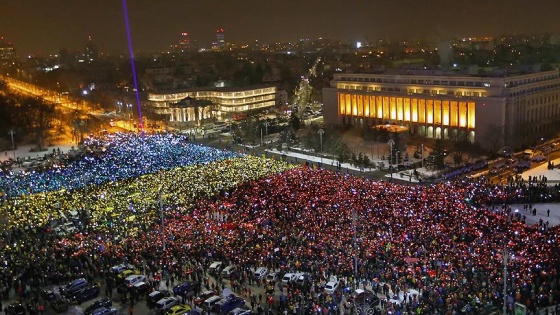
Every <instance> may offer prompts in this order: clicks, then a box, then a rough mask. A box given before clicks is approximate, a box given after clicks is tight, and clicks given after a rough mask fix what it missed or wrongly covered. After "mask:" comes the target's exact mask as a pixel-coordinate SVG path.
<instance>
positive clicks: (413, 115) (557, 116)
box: [323, 70, 560, 148]
mask: <svg viewBox="0 0 560 315" xmlns="http://www.w3.org/2000/svg"><path fill="white" fill-rule="evenodd" d="M559 95H560V73H559V71H558V70H551V71H544V72H537V73H531V74H522V75H505V74H503V73H502V74H501V75H499V76H476V75H475V76H473V75H468V74H462V73H458V72H444V71H438V70H407V71H387V72H385V73H381V74H351V73H337V74H335V75H334V78H333V80H332V81H331V82H330V87H326V88H324V89H323V113H324V122H325V124H326V125H352V126H379V125H397V126H402V127H404V128H406V130H407V131H408V132H409V133H410V134H412V135H418V136H422V137H425V138H432V139H449V140H456V141H459V140H469V141H471V142H478V143H480V144H482V145H483V146H487V147H488V146H489V143H488V142H492V141H496V138H499V140H500V142H501V144H502V145H507V146H510V147H512V148H518V147H521V146H523V145H527V144H530V143H532V142H534V141H535V140H536V139H539V138H541V137H548V136H553V135H556V133H557V132H558V131H559V126H560V103H559V102H560V101H559V99H558V97H559Z"/></svg>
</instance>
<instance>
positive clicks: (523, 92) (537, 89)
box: [509, 82, 560, 96]
mask: <svg viewBox="0 0 560 315" xmlns="http://www.w3.org/2000/svg"><path fill="white" fill-rule="evenodd" d="M559 87H560V82H557V83H554V84H548V85H543V86H537V87H533V88H530V89H523V90H519V91H515V92H511V93H510V94H509V95H510V96H521V95H526V94H528V93H535V92H541V91H546V90H552V89H558V88H559Z"/></svg>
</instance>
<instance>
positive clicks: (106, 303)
mask: <svg viewBox="0 0 560 315" xmlns="http://www.w3.org/2000/svg"><path fill="white" fill-rule="evenodd" d="M111 306H113V301H111V299H110V298H102V299H99V300H97V301H95V302H93V303H92V304H91V305H90V306H88V307H86V309H85V310H84V315H92V312H93V311H95V310H96V309H98V308H101V307H105V308H111Z"/></svg>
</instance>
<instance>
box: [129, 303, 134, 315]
mask: <svg viewBox="0 0 560 315" xmlns="http://www.w3.org/2000/svg"><path fill="white" fill-rule="evenodd" d="M128 315H134V307H133V306H132V305H130V307H129V308H128Z"/></svg>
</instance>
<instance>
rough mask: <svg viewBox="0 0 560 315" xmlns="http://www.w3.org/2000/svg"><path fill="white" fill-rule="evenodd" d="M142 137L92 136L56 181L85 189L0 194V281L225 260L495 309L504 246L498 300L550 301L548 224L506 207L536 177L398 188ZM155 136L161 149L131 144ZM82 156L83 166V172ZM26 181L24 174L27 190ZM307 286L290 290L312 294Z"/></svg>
mask: <svg viewBox="0 0 560 315" xmlns="http://www.w3.org/2000/svg"><path fill="white" fill-rule="evenodd" d="M145 137H148V139H144V140H142V139H141V138H138V136H131V135H129V136H118V139H119V140H118V141H116V142H112V140H109V141H108V142H107V143H104V142H103V141H106V140H103V141H102V140H96V141H100V142H98V143H97V142H96V143H95V145H96V146H102V147H106V148H107V150H106V151H105V152H101V153H97V154H98V155H97V156H96V157H95V158H93V159H94V160H96V161H99V162H97V163H98V164H90V163H89V162H87V163H86V162H83V161H79V162H77V163H76V165H69V166H68V168H67V170H70V169H72V170H76V173H75V174H73V173H65V175H64V176H62V177H61V178H60V181H61V182H72V183H75V182H80V181H81V182H83V184H82V185H77V186H61V185H60V184H57V185H58V186H57V185H52V186H48V185H47V184H45V183H49V182H50V181H51V179H50V178H49V179H48V180H43V183H44V184H41V185H36V186H34V187H43V188H45V187H52V189H44V190H42V191H41V192H42V193H31V192H27V193H25V194H23V193H22V194H12V195H11V198H8V199H6V200H4V202H3V203H2V205H1V208H0V209H1V210H0V211H2V213H4V214H5V215H3V216H4V217H7V218H8V219H9V221H8V222H5V224H6V225H7V226H8V227H9V229H6V231H7V232H5V233H4V234H5V235H4V236H5V237H3V238H2V239H1V240H0V247H1V248H3V249H4V251H3V252H2V253H1V254H0V255H2V256H3V257H2V259H0V261H3V266H2V267H3V269H2V274H3V278H2V281H1V282H0V283H4V285H5V286H9V287H13V288H19V287H23V288H26V287H30V290H31V291H33V290H32V289H33V287H39V286H40V285H44V284H45V283H48V282H49V281H51V282H52V281H53V279H59V278H60V277H61V274H65V273H67V271H68V270H71V269H72V268H74V269H75V270H76V271H82V272H86V273H87V274H90V275H91V277H92V278H94V277H96V276H98V275H100V274H101V273H102V272H103V270H105V269H106V268H107V267H108V266H110V265H111V264H114V263H116V262H119V261H128V262H131V263H134V264H136V265H141V264H142V263H147V264H148V265H149V266H155V267H154V268H156V269H157V268H159V269H166V268H168V267H169V266H170V265H176V264H177V262H187V261H188V262H189V265H198V266H207V265H208V264H209V263H210V262H211V261H213V260H222V261H227V262H229V263H235V264H237V265H240V266H242V267H243V269H244V270H250V269H254V268H256V267H258V266H266V267H268V268H269V269H271V270H284V271H290V270H299V271H302V272H307V273H309V274H311V275H314V276H315V278H316V279H325V278H327V276H328V275H337V276H340V277H345V278H346V279H348V284H349V285H351V284H357V283H368V284H370V285H371V286H372V287H377V284H379V283H383V284H385V285H387V286H388V287H389V288H391V291H392V292H398V291H403V292H408V291H409V289H414V290H416V291H417V292H420V293H419V296H415V297H414V299H412V298H411V303H406V302H405V303H402V304H398V305H397V304H395V305H387V309H388V310H393V311H398V312H402V311H404V310H407V311H408V312H409V313H412V312H414V313H416V314H436V313H438V314H447V313H449V314H452V313H453V312H462V311H464V310H465V309H467V310H469V309H474V308H476V307H479V306H483V305H489V304H492V305H496V306H498V305H500V303H501V302H502V301H503V299H504V297H503V295H502V294H503V273H502V271H503V262H504V255H507V257H508V258H509V259H508V260H509V261H508V269H509V274H508V279H507V283H508V285H507V287H508V289H507V290H508V295H510V296H511V298H510V299H508V300H510V301H515V302H520V303H522V304H525V305H527V307H528V309H529V310H531V311H535V310H536V309H537V308H538V307H542V306H547V305H554V304H558V303H560V287H559V286H558V285H559V283H558V281H559V275H558V271H559V268H560V255H558V253H559V250H560V248H559V241H558V239H559V238H558V229H559V228H558V227H549V226H548V225H546V226H543V224H537V225H532V226H528V225H526V224H524V223H523V222H522V221H521V220H519V218H518V217H516V216H515V215H514V214H513V213H512V212H511V209H510V208H509V206H507V203H508V201H510V200H513V199H515V198H518V199H515V200H525V199H523V198H524V197H525V195H526V194H529V193H532V187H533V186H527V187H525V186H522V187H521V188H522V189H521V188H519V187H517V188H513V187H511V186H507V187H502V186H492V185H489V184H487V183H484V182H480V181H455V182H447V183H440V184H437V185H426V186H405V185H399V184H395V183H390V182H385V181H374V180H368V179H364V178H359V177H354V176H350V175H348V174H342V173H339V172H333V171H327V170H323V169H314V168H309V167H306V166H294V165H288V164H286V163H284V162H282V161H275V160H270V159H264V158H259V157H252V156H242V155H238V154H235V153H231V152H226V151H220V150H214V149H207V148H204V147H200V146H196V148H198V149H196V150H195V149H193V148H191V146H193V145H192V144H188V143H185V141H184V139H181V138H180V136H177V135H170V134H167V135H158V136H154V137H159V138H157V139H158V140H155V139H149V137H150V136H145ZM128 141H130V142H128ZM152 141H154V142H157V143H158V144H154V145H153V146H152V145H149V146H148V145H146V147H145V148H144V149H141V148H140V149H139V148H138V147H139V146H141V144H142V143H152ZM92 144H94V142H91V143H90V145H92ZM160 146H163V148H161V147H160ZM123 147H128V148H129V149H128V150H129V151H123V149H122V148H123ZM185 148H188V149H185ZM115 152H121V154H116V153H115ZM122 152H126V153H122ZM157 152H160V154H161V155H162V156H159V155H157ZM206 153H208V155H206ZM142 154H146V155H149V156H150V157H149V158H148V157H141V156H140V155H142ZM183 155H192V156H190V157H189V156H183ZM170 156H171V157H170ZM87 159H92V157H89V156H88V155H86V156H85V157H84V160H87ZM121 159H122V160H121ZM134 160H136V161H134ZM147 160H149V161H151V162H150V163H151V164H150V163H148V162H146V161H147ZM140 161H142V162H140ZM158 161H159V162H160V163H161V165H160V164H158ZM144 163H148V165H144ZM91 165H95V167H96V168H95V171H94V172H91V173H89V171H88V170H85V169H82V168H87V167H90V166H91ZM105 168H106V169H105ZM121 168H126V169H127V170H121ZM85 174H89V175H85ZM91 174H93V177H92V176H91ZM101 174H111V176H109V175H103V176H101ZM116 174H119V175H118V176H117V175H116ZM113 175H114V176H115V177H112V176H113ZM36 176H38V175H34V176H28V177H27V180H29V183H28V185H29V184H30V183H31V182H33V181H34V180H35V179H36V178H37V177H36ZM51 178H54V177H51ZM84 178H86V179H87V180H84ZM91 178H94V179H93V180H91V181H90V180H89V179H91ZM52 181H54V179H52ZM17 182H18V183H21V184H12V185H11V187H10V189H11V191H24V190H25V185H24V184H23V183H24V182H25V177H21V178H18V180H17ZM56 187H59V188H65V189H62V190H56ZM73 188H74V189H73ZM534 188H535V189H540V186H539V185H534ZM72 215H75V216H76V217H78V218H79V219H80V221H81V222H84V226H83V228H82V230H81V232H80V233H77V234H72V235H67V236H61V235H58V234H56V233H53V232H52V229H51V228H52V227H53V226H54V225H55V223H54V222H61V221H65V220H69V218H70V217H71V216H72ZM162 216H163V217H164V218H163V220H164V224H163V225H162V223H161V219H162ZM0 224H1V222H0ZM179 265H181V264H179ZM166 266H167V267H166ZM356 267H357V268H356ZM52 274H55V275H57V276H56V277H54V276H52ZM308 290H312V288H311V287H309V288H308ZM24 291H25V290H23V291H22V292H24ZM309 293H310V292H299V294H301V295H303V296H306V297H308V298H310V299H313V296H312V295H311V294H309ZM292 298H294V299H295V298H296V297H292ZM287 303H288V304H289V301H288V302H287ZM511 306H512V304H511V303H509V305H508V307H511Z"/></svg>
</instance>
